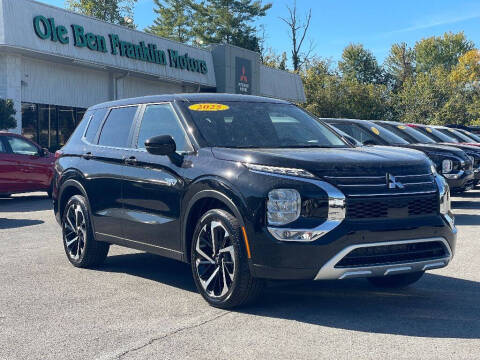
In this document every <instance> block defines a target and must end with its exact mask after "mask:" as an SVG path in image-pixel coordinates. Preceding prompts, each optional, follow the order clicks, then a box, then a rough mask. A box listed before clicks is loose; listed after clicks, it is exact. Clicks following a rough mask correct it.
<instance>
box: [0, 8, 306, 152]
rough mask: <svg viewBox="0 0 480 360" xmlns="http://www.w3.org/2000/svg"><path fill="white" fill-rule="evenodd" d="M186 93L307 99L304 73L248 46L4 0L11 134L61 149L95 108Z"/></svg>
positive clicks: (2, 81)
mask: <svg viewBox="0 0 480 360" xmlns="http://www.w3.org/2000/svg"><path fill="white" fill-rule="evenodd" d="M180 92H227V93H236V94H252V95H262V96H268V97H274V98H280V99H286V100H291V101H294V102H303V101H305V94H304V90H303V85H302V82H301V79H300V77H299V76H298V75H296V74H292V73H289V72H286V71H281V70H276V69H272V68H269V67H266V66H264V65H262V64H261V62H260V56H259V54H258V53H255V52H252V51H249V50H246V49H242V48H239V47H235V46H230V45H225V44H217V45H211V46H209V47H208V48H197V47H192V46H188V45H185V44H181V43H178V42H175V41H171V40H167V39H163V38H160V37H157V36H153V35H150V34H147V33H144V32H141V31H136V30H131V29H128V28H126V27H122V26H118V25H112V24H109V23H106V22H103V21H100V20H97V19H94V18H91V17H88V16H83V15H80V14H76V13H73V12H70V11H66V10H64V9H60V8H57V7H53V6H50V5H46V4H43V3H39V2H36V1H32V0H0V98H3V99H11V100H13V102H14V105H15V109H16V111H17V113H16V119H17V128H16V129H12V130H11V131H14V132H17V133H22V134H24V135H25V136H27V137H29V138H31V139H33V140H35V141H36V142H38V143H39V144H40V145H42V146H43V147H48V148H50V149H56V148H59V147H61V146H62V145H63V144H64V143H65V141H66V140H67V139H68V137H69V136H70V134H71V133H72V131H73V129H74V128H75V126H76V125H77V124H78V122H79V121H80V119H81V118H82V116H83V114H84V112H85V110H86V108H88V107H89V106H91V105H94V104H97V103H100V102H104V101H109V100H115V99H121V98H128V97H136V96H144V95H152V94H166V93H180Z"/></svg>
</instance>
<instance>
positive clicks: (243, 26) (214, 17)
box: [190, 0, 272, 51]
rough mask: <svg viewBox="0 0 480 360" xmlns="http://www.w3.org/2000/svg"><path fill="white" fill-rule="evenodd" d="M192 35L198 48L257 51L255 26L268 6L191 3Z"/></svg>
mask: <svg viewBox="0 0 480 360" xmlns="http://www.w3.org/2000/svg"><path fill="white" fill-rule="evenodd" d="M190 7H191V8H192V10H193V14H194V15H193V21H194V23H193V26H192V35H193V38H194V41H195V42H196V43H198V44H201V45H202V44H215V43H227V44H231V45H236V46H240V47H243V48H246V49H249V50H253V51H259V42H260V39H259V37H258V36H257V31H256V28H255V26H254V22H255V21H257V20H258V18H260V17H263V16H265V15H266V13H267V10H268V9H270V8H271V7H272V4H271V3H268V4H265V5H263V4H262V2H261V1H253V0H203V1H201V2H195V1H190Z"/></svg>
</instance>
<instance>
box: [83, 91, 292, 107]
mask: <svg viewBox="0 0 480 360" xmlns="http://www.w3.org/2000/svg"><path fill="white" fill-rule="evenodd" d="M163 101H186V102H190V101H192V102H196V101H209V102H213V101H214V102H222V101H230V102H232V101H237V102H242V101H245V102H259V103H260V102H263V103H276V104H290V103H289V102H288V101H284V100H278V99H272V98H267V97H262V96H253V95H237V94H218V93H184V94H167V95H151V96H142V97H137V98H129V99H122V100H116V101H109V102H105V103H101V104H98V105H94V106H92V107H90V109H101V108H106V107H114V106H125V105H136V104H148V103H155V102H163Z"/></svg>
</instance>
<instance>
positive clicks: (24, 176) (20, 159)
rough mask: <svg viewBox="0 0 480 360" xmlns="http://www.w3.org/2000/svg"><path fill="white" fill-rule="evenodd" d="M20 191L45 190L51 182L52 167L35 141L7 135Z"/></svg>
mask: <svg viewBox="0 0 480 360" xmlns="http://www.w3.org/2000/svg"><path fill="white" fill-rule="evenodd" d="M5 141H6V143H7V147H8V148H9V151H10V157H11V163H12V164H13V163H16V165H14V171H13V173H12V174H11V176H15V178H16V179H15V180H16V182H17V187H18V191H35V190H45V189H47V188H48V187H49V186H50V184H49V180H50V178H51V171H52V170H51V168H50V167H49V166H48V165H47V164H46V162H45V157H44V156H43V155H42V153H41V149H40V148H39V147H38V146H37V145H35V144H34V143H32V142H30V141H28V140H26V139H23V138H20V137H16V136H6V137H5Z"/></svg>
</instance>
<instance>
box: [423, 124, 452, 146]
mask: <svg viewBox="0 0 480 360" xmlns="http://www.w3.org/2000/svg"><path fill="white" fill-rule="evenodd" d="M415 129H418V130H419V131H422V132H423V133H424V134H425V135H427V136H428V137H430V138H432V139H433V140H435V141H436V142H446V143H458V140H457V139H455V138H453V137H451V136H447V135H445V134H444V133H442V132H441V131H438V130H437V129H435V128H432V127H430V126H425V127H416V128H415Z"/></svg>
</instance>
